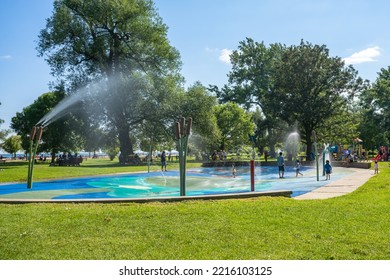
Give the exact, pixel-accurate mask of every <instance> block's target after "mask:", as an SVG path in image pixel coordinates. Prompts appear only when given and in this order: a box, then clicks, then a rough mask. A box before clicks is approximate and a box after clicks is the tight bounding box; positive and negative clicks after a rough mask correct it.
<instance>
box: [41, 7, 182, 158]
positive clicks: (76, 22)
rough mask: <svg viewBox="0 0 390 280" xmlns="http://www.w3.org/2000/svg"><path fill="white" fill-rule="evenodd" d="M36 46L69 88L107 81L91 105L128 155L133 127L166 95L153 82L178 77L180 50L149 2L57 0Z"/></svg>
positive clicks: (177, 78)
mask: <svg viewBox="0 0 390 280" xmlns="http://www.w3.org/2000/svg"><path fill="white" fill-rule="evenodd" d="M37 49H38V52H39V54H40V55H41V56H45V57H46V61H47V62H48V64H49V65H50V67H51V69H52V72H53V74H54V75H55V76H56V77H58V79H60V80H63V81H65V85H66V87H67V88H68V90H69V89H70V90H71V89H77V88H80V87H81V86H83V85H85V84H87V83H89V82H91V81H93V80H107V89H106V90H103V93H104V94H103V95H102V94H100V95H99V97H101V98H100V99H99V98H96V101H97V102H95V103H94V104H95V106H94V108H95V110H97V111H98V112H100V113H102V114H104V118H102V120H103V121H105V125H107V126H110V127H111V128H113V129H115V131H116V133H117V134H118V138H119V142H120V150H121V153H122V155H123V156H124V157H127V156H128V155H130V154H132V153H133V145H134V143H133V142H132V140H131V139H132V137H131V134H132V132H133V131H134V127H135V126H140V125H142V124H143V122H144V121H145V119H147V117H148V116H150V112H154V113H155V114H157V113H158V111H156V110H154V111H153V108H151V107H153V105H154V104H157V103H159V101H161V100H159V98H169V97H170V96H171V92H164V94H163V93H162V92H158V91H159V89H158V88H153V86H154V85H155V83H158V81H159V80H161V79H166V78H167V79H168V78H169V77H176V78H173V80H175V81H176V82H177V83H180V82H181V81H182V80H181V77H180V76H179V75H178V70H179V68H180V64H181V62H180V57H179V53H178V52H177V51H176V49H175V48H173V47H172V46H171V45H170V44H169V41H168V39H167V26H166V25H165V24H164V23H163V22H162V20H161V18H160V17H159V16H158V14H157V12H156V10H155V7H154V4H153V2H152V1H149V0H99V1H95V0H56V1H54V11H53V15H52V17H51V18H49V19H48V20H47V24H46V28H45V29H43V30H42V31H41V33H40V35H39V42H38V48H37ZM102 96H103V97H102ZM107 99H109V100H110V102H107ZM147 109H149V111H146V110H147ZM148 112H149V114H146V113H148ZM94 115H96V114H94ZM161 117H163V116H161Z"/></svg>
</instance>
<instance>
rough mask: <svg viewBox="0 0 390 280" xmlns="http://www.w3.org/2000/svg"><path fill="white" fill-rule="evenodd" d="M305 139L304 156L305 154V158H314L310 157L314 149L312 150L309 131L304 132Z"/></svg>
mask: <svg viewBox="0 0 390 280" xmlns="http://www.w3.org/2000/svg"><path fill="white" fill-rule="evenodd" d="M305 141H306V156H307V157H306V160H314V158H313V157H312V155H314V151H313V143H312V141H311V133H308V132H306V136H305ZM312 152H313V153H312Z"/></svg>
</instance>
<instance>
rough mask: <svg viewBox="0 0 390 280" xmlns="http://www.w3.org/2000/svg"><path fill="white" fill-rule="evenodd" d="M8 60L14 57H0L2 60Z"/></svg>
mask: <svg viewBox="0 0 390 280" xmlns="http://www.w3.org/2000/svg"><path fill="white" fill-rule="evenodd" d="M8 59H12V56H10V55H0V60H8Z"/></svg>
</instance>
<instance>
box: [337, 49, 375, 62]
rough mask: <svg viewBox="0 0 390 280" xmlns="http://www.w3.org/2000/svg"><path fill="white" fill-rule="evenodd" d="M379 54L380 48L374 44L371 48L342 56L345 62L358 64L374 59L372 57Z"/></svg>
mask: <svg viewBox="0 0 390 280" xmlns="http://www.w3.org/2000/svg"><path fill="white" fill-rule="evenodd" d="M380 55H381V52H380V48H379V47H377V46H375V47H372V48H367V49H365V50H362V51H360V52H355V53H354V54H352V55H351V56H349V57H345V58H343V60H344V62H345V64H347V65H349V64H359V63H364V62H372V61H376V60H375V59H374V58H376V57H378V56H380Z"/></svg>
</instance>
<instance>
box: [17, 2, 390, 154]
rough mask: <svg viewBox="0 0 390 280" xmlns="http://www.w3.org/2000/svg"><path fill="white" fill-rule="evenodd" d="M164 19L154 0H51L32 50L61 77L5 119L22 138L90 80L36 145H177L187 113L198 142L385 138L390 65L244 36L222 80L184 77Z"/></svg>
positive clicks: (215, 145)
mask: <svg viewBox="0 0 390 280" xmlns="http://www.w3.org/2000/svg"><path fill="white" fill-rule="evenodd" d="M167 29H168V27H167V26H166V25H165V24H164V23H163V22H162V19H161V18H160V17H159V16H158V14H157V12H156V9H155V7H154V4H153V2H152V1H150V0H104V1H103V0H101V1H92V0H56V1H54V11H53V15H52V17H51V18H49V19H48V20H47V25H46V28H45V29H43V30H42V31H41V33H40V35H39V41H38V47H37V50H38V53H39V55H40V56H42V57H44V58H45V59H46V61H47V62H48V64H49V65H50V67H51V69H52V74H53V75H54V76H55V77H56V78H57V81H56V82H55V83H54V84H53V91H52V92H50V93H47V94H44V95H42V96H41V97H39V98H38V99H37V100H36V101H35V102H34V104H32V105H31V106H29V107H27V108H25V109H24V110H23V112H21V113H17V115H16V116H15V117H14V118H13V119H12V128H13V129H14V130H15V131H16V132H17V133H18V134H20V135H21V136H22V140H23V147H24V148H25V147H26V145H27V140H28V139H27V137H28V134H29V132H30V130H31V127H32V126H34V125H35V124H36V123H37V122H38V121H39V119H40V118H41V117H42V116H43V115H44V114H45V113H47V112H48V111H50V110H51V109H52V108H53V107H55V106H56V104H58V103H59V102H60V101H61V100H63V99H64V98H65V97H66V96H69V95H74V94H77V90H78V89H80V88H82V87H88V85H89V84H91V83H96V82H97V81H100V82H102V81H103V82H104V86H102V88H101V90H99V91H98V92H92V93H91V94H89V95H88V96H86V97H85V98H83V99H82V102H80V103H78V104H76V105H74V106H73V107H72V108H71V111H72V113H71V114H68V115H67V116H66V117H65V118H62V119H60V120H59V121H57V122H55V123H52V124H50V125H49V126H48V127H47V128H46V129H45V133H44V138H43V140H44V141H43V142H44V143H43V145H41V147H42V149H43V150H45V151H49V150H50V151H51V152H52V153H53V155H54V154H55V153H56V152H58V151H60V150H61V151H76V150H81V149H84V150H91V151H92V150H97V149H98V148H106V149H107V150H110V149H111V150H112V151H113V152H115V151H116V149H118V148H119V150H120V152H121V154H122V155H124V156H125V157H127V156H130V155H132V154H133V153H134V149H135V148H136V147H137V146H139V147H140V148H141V149H143V150H148V149H149V148H150V144H151V143H153V145H154V146H156V145H162V146H165V147H166V148H174V139H173V135H174V133H173V131H174V130H173V127H174V123H175V122H176V121H177V120H178V119H179V118H180V117H182V116H184V117H190V116H191V117H192V118H193V119H194V123H193V130H194V131H193V132H194V137H192V138H193V140H194V142H196V144H197V145H198V147H199V148H200V149H202V150H213V149H224V150H229V149H236V148H237V147H239V146H242V145H243V144H246V143H248V141H249V139H248V138H249V137H248V135H252V134H256V135H257V138H256V139H257V142H256V145H257V146H258V147H259V148H260V150H261V149H263V148H264V147H266V146H267V147H269V148H270V149H271V152H272V150H273V148H274V147H275V145H277V143H280V142H282V141H283V139H285V137H286V134H288V133H289V132H292V131H298V132H299V133H300V135H301V137H302V140H303V142H304V143H305V144H306V147H307V153H310V152H311V149H312V148H311V146H312V142H313V138H312V134H313V131H316V134H317V137H318V138H319V142H321V141H324V142H331V143H351V142H352V139H353V138H356V137H359V138H361V139H363V140H364V141H365V142H366V143H367V144H368V145H369V146H370V148H375V146H376V145H378V144H381V145H385V144H388V143H389V140H390V135H388V133H387V130H388V128H389V125H390V118H389V116H388V114H389V113H388V112H389V110H388V109H389V108H388V107H389V106H390V103H389V100H388V97H387V96H389V94H388V93H389V90H390V85H389V81H390V76H389V69H388V70H385V69H382V70H381V72H380V73H379V77H378V79H377V81H375V82H374V83H373V84H370V83H369V82H368V81H363V80H362V79H361V78H360V77H358V73H357V71H356V70H355V69H354V68H353V67H352V66H345V64H344V62H343V61H342V59H341V58H339V57H331V56H330V55H329V50H328V49H327V48H326V46H325V45H313V44H311V43H309V42H304V41H303V40H302V41H301V43H300V44H299V45H293V46H286V45H282V44H279V43H277V44H271V45H269V46H266V45H265V44H264V43H259V42H255V41H254V40H253V39H250V38H246V39H245V40H244V41H242V42H240V43H239V46H238V48H237V50H235V51H234V52H233V54H232V55H231V62H232V70H231V71H230V72H229V73H228V78H229V80H228V83H227V84H226V85H225V86H223V87H222V88H218V87H217V86H213V85H209V86H208V88H206V87H205V86H203V85H202V84H201V83H196V84H194V85H193V86H191V87H190V88H188V89H184V87H183V84H184V79H183V77H182V76H181V75H180V66H181V61H180V55H179V52H178V51H177V50H176V49H175V48H174V47H172V46H171V45H170V44H169V41H168V39H167ZM244 109H245V111H244Z"/></svg>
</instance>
